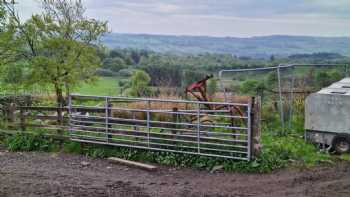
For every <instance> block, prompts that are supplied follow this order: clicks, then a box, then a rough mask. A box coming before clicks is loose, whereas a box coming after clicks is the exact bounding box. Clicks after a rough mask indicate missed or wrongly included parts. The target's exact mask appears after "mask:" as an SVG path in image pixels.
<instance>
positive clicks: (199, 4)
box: [17, 0, 350, 37]
mask: <svg viewBox="0 0 350 197" xmlns="http://www.w3.org/2000/svg"><path fill="white" fill-rule="evenodd" d="M17 1H18V2H19V4H18V5H17V6H18V10H19V13H20V15H21V16H22V18H24V19H26V18H28V17H29V16H30V15H31V14H32V13H38V12H40V4H38V1H39V0H17ZM83 2H84V4H85V6H86V9H87V10H86V16H88V17H91V18H96V19H99V20H106V21H108V24H109V28H110V30H111V31H112V32H117V33H136V34H139V33H145V34H166V35H206V36H219V37H226V36H230V37H252V36H266V35H307V36H350V0H83Z"/></svg>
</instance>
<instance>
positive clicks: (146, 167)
mask: <svg viewBox="0 0 350 197" xmlns="http://www.w3.org/2000/svg"><path fill="white" fill-rule="evenodd" d="M108 161H110V162H112V163H118V164H123V165H127V166H130V167H136V168H140V169H143V170H147V171H156V170H157V167H156V166H152V165H149V164H144V163H140V162H135V161H129V160H125V159H120V158H117V157H109V158H108Z"/></svg>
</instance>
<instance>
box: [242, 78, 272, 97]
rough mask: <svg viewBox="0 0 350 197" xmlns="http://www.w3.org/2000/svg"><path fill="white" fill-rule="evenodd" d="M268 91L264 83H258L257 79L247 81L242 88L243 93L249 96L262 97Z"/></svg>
mask: <svg viewBox="0 0 350 197" xmlns="http://www.w3.org/2000/svg"><path fill="white" fill-rule="evenodd" d="M265 89H266V87H265V84H264V82H263V81H258V80H255V79H248V80H245V81H244V82H243V83H242V84H241V87H240V90H241V92H242V93H245V94H249V95H260V93H261V92H263V91H264V90H265Z"/></svg>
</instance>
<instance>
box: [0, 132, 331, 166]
mask: <svg viewBox="0 0 350 197" xmlns="http://www.w3.org/2000/svg"><path fill="white" fill-rule="evenodd" d="M4 143H5V145H6V146H7V148H8V149H9V150H10V151H49V152H51V151H58V150H60V149H59V147H60V145H59V142H58V141H54V140H53V139H51V138H48V137H43V136H42V135H40V134H38V135H33V134H16V135H14V136H8V137H6V138H5V140H4ZM263 145H264V148H263V150H262V152H261V154H260V155H259V157H257V158H256V159H254V160H252V161H250V162H246V161H236V160H230V159H219V158H212V157H205V156H196V155H186V154H180V153H169V152H154V151H145V150H139V149H130V148H122V147H111V146H103V145H93V144H80V143H78V142H71V141H67V142H65V143H64V144H63V145H62V149H61V150H63V151H64V152H67V153H75V154H84V155H87V156H91V157H95V158H105V157H110V156H116V157H120V158H124V159H129V160H135V161H144V162H151V163H157V164H162V165H169V166H174V167H190V168H196V169H205V170H212V169H214V168H222V169H224V170H225V171H234V172H259V173H266V172H271V171H273V170H276V169H280V168H283V167H287V166H288V165H290V164H292V165H295V166H299V167H303V166H304V167H305V166H308V167H310V166H314V165H316V164H319V163H325V162H327V163H329V162H332V158H331V157H330V156H329V155H328V154H325V153H321V152H319V151H318V150H317V148H316V147H315V146H313V145H311V144H307V143H305V142H304V140H303V139H302V138H300V137H292V136H286V137H276V136H273V135H271V134H269V133H267V132H265V134H264V136H263Z"/></svg>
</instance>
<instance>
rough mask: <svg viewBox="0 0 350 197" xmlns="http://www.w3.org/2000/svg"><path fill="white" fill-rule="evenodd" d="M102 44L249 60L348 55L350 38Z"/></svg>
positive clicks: (117, 40) (112, 38)
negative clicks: (302, 55)
mask: <svg viewBox="0 0 350 197" xmlns="http://www.w3.org/2000/svg"><path fill="white" fill-rule="evenodd" d="M102 42H103V43H104V44H105V45H106V46H107V47H109V48H136V49H147V50H152V51H155V52H164V53H167V52H172V53H190V54H198V53H228V54H234V55H238V56H252V57H268V56H270V55H272V54H274V55H281V56H287V55H291V54H304V53H317V52H329V53H339V54H342V55H346V56H349V55H350V37H310V36H280V35H276V36H262V37H250V38H235V37H208V36H168V35H147V34H119V33H111V34H108V35H106V36H105V37H104V38H103V39H102Z"/></svg>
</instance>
